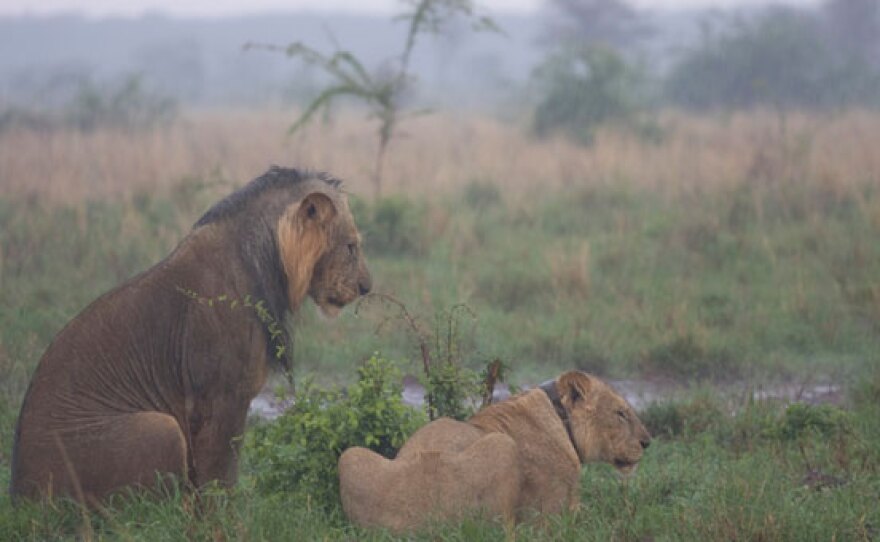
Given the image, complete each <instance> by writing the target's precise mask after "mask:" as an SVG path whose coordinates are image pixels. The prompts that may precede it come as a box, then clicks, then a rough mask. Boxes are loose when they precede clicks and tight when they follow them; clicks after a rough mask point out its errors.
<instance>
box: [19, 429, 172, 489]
mask: <svg viewBox="0 0 880 542" xmlns="http://www.w3.org/2000/svg"><path fill="white" fill-rule="evenodd" d="M25 462H26V463H30V465H27V467H29V468H28V469H27V470H29V471H31V472H30V473H29V474H30V476H25V479H29V480H30V481H31V482H32V484H33V486H34V487H36V488H37V493H42V494H44V495H55V496H68V497H73V498H75V499H77V500H79V501H85V502H92V501H95V500H100V499H102V498H104V497H106V496H107V495H109V494H110V493H112V492H113V491H115V490H117V489H120V488H123V487H127V486H139V487H145V488H155V487H156V486H157V482H158V481H159V479H160V477H164V479H165V480H167V475H174V476H176V477H180V478H181V479H183V480H185V479H186V474H187V457H186V440H185V438H184V436H183V432H182V431H181V429H180V425H179V424H178V423H177V420H176V419H175V418H174V417H172V416H169V415H168V414H162V413H160V412H137V413H131V414H118V415H113V416H108V417H106V418H103V419H101V420H99V421H90V422H88V423H87V424H83V426H82V427H78V428H76V429H75V430H70V431H65V432H64V433H53V434H52V435H51V436H50V438H49V439H48V440H47V441H46V442H45V443H44V445H42V446H41V447H40V448H39V450H38V451H37V453H36V454H35V457H34V460H32V461H25Z"/></svg>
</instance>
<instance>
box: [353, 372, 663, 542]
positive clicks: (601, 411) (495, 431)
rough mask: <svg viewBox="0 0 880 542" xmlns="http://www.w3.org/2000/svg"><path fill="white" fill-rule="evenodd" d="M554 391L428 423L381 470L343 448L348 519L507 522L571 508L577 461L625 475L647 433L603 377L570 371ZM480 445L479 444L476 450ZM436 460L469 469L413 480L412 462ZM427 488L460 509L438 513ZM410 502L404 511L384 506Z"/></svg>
mask: <svg viewBox="0 0 880 542" xmlns="http://www.w3.org/2000/svg"><path fill="white" fill-rule="evenodd" d="M551 386H553V391H552V394H555V393H557V391H556V390H558V396H556V395H553V400H551V392H545V391H544V390H543V389H535V390H530V391H527V392H525V393H522V394H519V395H517V396H515V397H513V398H511V399H508V400H507V401H504V402H501V403H497V404H495V405H492V406H489V407H487V408H486V409H484V410H482V411H480V412H478V413H477V414H476V415H474V416H473V417H472V418H470V419H469V420H468V421H466V422H457V421H454V420H450V419H448V418H442V419H439V420H435V421H433V422H431V423H429V424H427V425H426V426H424V427H422V428H421V429H419V430H418V431H416V432H415V433H414V434H413V436H412V437H410V439H409V440H408V441H407V442H406V444H404V446H403V448H401V450H400V452H399V453H398V454H397V458H395V459H394V460H393V461H391V462H388V463H390V464H395V463H397V462H400V463H401V465H400V466H399V467H397V468H395V467H392V466H385V467H384V468H378V467H377V465H380V464H381V465H385V464H384V463H382V462H381V461H378V460H377V459H376V458H378V457H379V456H378V455H377V454H374V453H372V452H370V451H368V450H363V449H361V450H359V451H357V453H356V454H349V452H348V451H347V452H346V453H344V454H343V455H342V457H341V458H340V462H339V474H340V478H339V482H340V495H341V498H342V504H343V509H344V511H345V513H346V515H347V516H348V517H349V519H351V520H352V521H353V522H354V523H356V524H358V525H364V526H384V527H387V528H390V529H395V530H400V529H402V528H407V529H408V528H413V527H417V526H419V525H421V524H423V522H424V521H425V520H427V519H428V518H435V519H455V518H456V517H459V516H460V515H462V514H464V513H467V511H470V512H471V513H473V512H479V511H481V510H482V511H487V512H490V513H491V515H494V516H501V517H503V518H504V519H505V520H508V521H512V520H513V519H515V518H519V519H521V518H523V517H524V516H525V515H528V514H529V513H533V512H536V511H537V512H540V513H542V514H548V513H557V512H561V511H563V510H566V509H573V508H575V507H576V506H577V505H578V503H579V501H580V499H579V480H580V469H581V465H582V464H583V463H587V462H593V461H604V462H608V463H612V464H614V465H615V466H616V467H617V468H619V469H620V470H622V471H624V472H630V471H631V470H632V469H633V468H634V467H635V465H636V464H637V463H638V461H639V460H640V459H641V456H642V451H643V449H644V448H645V447H647V445H648V443H649V442H650V435H649V434H648V432H647V431H646V430H645V428H644V426H643V425H642V424H641V422H640V421H639V420H638V418H637V417H636V415H635V413H634V412H633V410H632V407H630V405H629V404H628V403H627V402H626V400H625V399H624V398H623V397H621V396H620V395H618V394H617V393H616V392H614V390H612V389H611V388H610V387H609V386H607V385H606V384H605V383H604V382H602V381H601V380H599V379H597V378H595V377H592V376H589V375H586V374H584V373H580V372H577V371H571V372H568V373H565V374H563V375H561V376H560V377H559V378H558V379H557V380H556V381H555V383H552V384H551ZM554 401H556V404H554ZM560 411H562V412H561V413H560ZM566 424H568V427H566ZM491 435H500V436H503V437H505V438H506V439H508V441H509V442H512V443H513V444H514V446H515V448H516V454H515V455H514V456H513V457H511V456H510V455H509V454H508V453H506V450H505V445H504V444H502V441H495V440H492V441H486V439H487V437H488V436H491ZM480 442H485V443H486V445H484V446H481V447H479V453H476V452H475V451H474V450H475V449H476V448H475V446H476V443H480ZM370 454H371V455H372V456H376V457H374V458H373V459H372V461H370V460H368V459H366V458H367V457H370ZM435 454H440V455H441V456H442V457H444V458H445V461H446V462H447V463H450V464H455V463H460V462H465V463H467V464H468V468H467V469H461V468H460V469H447V470H445V471H443V470H440V471H437V472H436V474H434V475H432V476H419V475H418V473H420V472H421V470H420V469H421V468H422V467H420V466H419V465H420V464H422V463H424V462H426V461H434V460H433V459H431V458H433V457H434V456H435ZM383 461H386V462H387V460H384V459H383ZM400 472H407V473H408V474H409V479H408V480H406V481H405V483H400V482H399V481H398V480H399V478H400V477H401V475H400V474H399V473H400ZM510 480H515V481H516V482H517V483H514V484H511V483H510ZM387 488H394V491H395V494H394V495H390V492H389V491H387ZM425 492H428V493H431V494H435V495H437V494H439V495H441V498H440V499H439V500H440V502H444V503H445V502H457V503H460V507H459V509H457V510H456V511H455V514H451V513H446V508H445V507H441V508H440V509H439V512H438V510H437V509H436V508H435V507H434V506H432V504H431V502H426V501H425V500H424V499H422V498H421V497H420V495H421V494H423V493H425ZM408 499H411V502H412V504H411V505H409V506H408V507H405V506H404V505H402V504H396V505H395V506H391V505H390V503H403V502H406V501H407V500H408ZM499 502H503V503H510V504H511V506H512V507H511V508H503V509H500V510H499V509H498V508H497V507H496V506H495V505H494V503H499ZM401 510H403V511H401ZM419 518H421V520H419ZM401 525H402V526H403V527H401Z"/></svg>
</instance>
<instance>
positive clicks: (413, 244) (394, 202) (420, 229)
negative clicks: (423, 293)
mask: <svg viewBox="0 0 880 542" xmlns="http://www.w3.org/2000/svg"><path fill="white" fill-rule="evenodd" d="M350 205H351V211H352V213H353V214H354V217H355V222H356V223H357V226H358V229H359V230H360V232H361V234H362V235H363V236H364V239H365V241H364V242H365V244H366V250H367V251H368V253H371V254H381V255H385V256H403V255H422V254H424V253H425V252H427V247H428V245H427V234H426V232H425V223H424V220H423V219H422V216H423V214H424V213H423V212H422V210H421V209H419V208H418V207H417V206H416V205H415V204H414V203H413V202H412V201H411V200H409V199H408V198H406V197H404V196H391V197H387V198H381V199H379V200H377V201H376V202H374V203H372V204H370V203H368V202H366V201H364V200H362V199H360V198H354V197H353V198H351V201H350Z"/></svg>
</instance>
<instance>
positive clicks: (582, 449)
mask: <svg viewBox="0 0 880 542" xmlns="http://www.w3.org/2000/svg"><path fill="white" fill-rule="evenodd" d="M556 389H557V391H558V393H559V396H560V402H561V403H562V406H563V408H565V410H566V413H567V415H568V419H569V420H570V426H571V438H572V441H573V444H574V447H575V449H576V450H577V453H578V456H579V457H580V460H581V463H588V462H594V461H602V462H605V463H610V464H612V465H614V466H615V467H616V468H617V469H618V470H619V471H620V472H622V473H624V474H629V473H631V472H632V471H633V470H634V469H635V467H636V465H637V464H638V462H639V460H640V459H641V458H642V453H643V451H644V449H645V448H647V447H648V445H649V444H650V442H651V435H650V434H649V433H648V430H647V429H645V426H644V425H642V422H641V421H640V420H639V418H638V416H636V413H635V411H634V410H633V408H632V407H631V406H630V404H629V403H628V402H627V400H626V399H624V398H623V397H621V396H620V395H619V394H618V393H617V392H615V391H614V390H613V389H612V388H611V387H610V386H609V385H607V384H606V383H604V382H602V381H601V380H599V379H598V378H596V377H594V376H591V375H588V374H586V373H582V372H580V371H569V372H567V373H563V374H562V375H561V376H559V378H557V379H556Z"/></svg>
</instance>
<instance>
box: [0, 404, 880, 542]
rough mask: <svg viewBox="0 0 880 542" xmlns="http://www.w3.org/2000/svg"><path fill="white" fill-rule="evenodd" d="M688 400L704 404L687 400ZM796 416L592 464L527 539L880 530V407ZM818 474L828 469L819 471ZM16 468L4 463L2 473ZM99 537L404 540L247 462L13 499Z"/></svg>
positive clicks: (750, 415)
mask: <svg viewBox="0 0 880 542" xmlns="http://www.w3.org/2000/svg"><path fill="white" fill-rule="evenodd" d="M875 399H876V398H875ZM697 400H698V401H700V400H701V399H697ZM702 401H705V399H702ZM698 405H702V406H705V404H704V403H698ZM658 408H660V407H658ZM663 408H671V407H668V406H667V407H663ZM680 408H681V409H682V410H683V411H685V412H687V411H688V410H689V409H690V412H692V413H698V412H699V410H700V409H699V408H693V407H690V406H689V404H688V403H685V404H684V405H683V406H681V407H680ZM807 408H808V409H817V407H807ZM819 410H822V409H821V408H820V409H819ZM695 415H697V414H695ZM789 418H790V417H787V416H786V414H785V413H784V412H783V411H782V410H781V409H780V408H779V407H778V406H774V405H767V404H757V405H754V404H753V405H750V406H746V407H745V411H744V412H741V413H740V414H739V415H738V416H736V417H733V416H729V415H727V414H719V415H718V416H717V417H716V418H715V419H714V421H713V422H712V423H711V424H708V425H705V424H702V425H701V424H697V425H692V424H691V425H689V426H690V427H691V428H692V430H691V431H687V432H685V433H684V434H679V435H677V436H675V437H661V438H657V439H655V442H654V444H652V446H651V448H649V450H648V453H646V455H645V458H644V459H643V461H642V463H641V464H640V466H639V470H638V472H637V474H636V475H635V476H634V477H632V478H630V479H627V480H621V479H620V478H619V477H618V476H617V475H616V474H615V473H614V472H613V470H612V469H611V468H610V467H608V466H605V465H588V466H586V467H585V468H584V471H583V475H582V483H581V496H582V507H581V509H580V510H578V511H577V512H576V513H568V514H564V515H562V516H559V517H550V518H544V519H543V520H541V519H538V520H534V521H531V522H527V523H524V524H521V525H519V526H518V527H517V529H516V535H517V537H520V539H525V540H533V539H535V540H572V541H580V540H597V541H598V540H646V539H656V540H741V539H747V540H791V541H800V540H833V539H837V540H872V539H875V538H876V536H877V534H878V527H880V508H878V507H877V506H876V504H877V501H878V498H880V451H878V450H880V446H878V445H880V422H878V420H880V410H878V406H877V404H874V405H870V404H866V405H864V406H861V407H859V408H858V409H857V410H856V411H855V412H854V413H853V414H852V415H851V419H852V422H853V423H852V426H851V427H849V428H848V429H847V430H846V431H843V432H840V433H827V432H825V433H823V432H822V431H813V428H812V426H810V425H809V424H806V425H803V426H802V428H803V429H804V431H803V432H802V433H801V434H799V435H798V436H796V437H794V438H792V437H791V435H790V434H787V433H784V432H780V431H777V432H773V431H768V430H767V428H768V424H769V426H770V427H788V426H787V425H786V423H788V424H789V425H790V423H791V421H790V420H789ZM245 459H247V458H245ZM247 463H248V462H247V460H246V461H245V465H247ZM810 473H814V474H815V473H818V474H816V475H814V476H813V478H811V477H810ZM7 476H8V473H6V472H3V474H2V475H0V482H5V477H7ZM817 480H818V481H817ZM86 535H88V536H91V537H93V538H94V539H102V540H117V539H119V540H192V539H213V540H387V539H393V538H394V537H392V536H390V535H389V534H388V533H384V532H381V531H376V530H361V529H356V528H354V527H352V526H350V525H348V524H347V523H346V522H345V520H344V518H343V517H342V516H341V514H340V511H339V509H338V508H336V509H333V510H330V511H325V510H321V509H311V508H310V507H309V506H308V504H305V505H304V504H303V501H302V500H301V499H297V496H295V495H290V494H279V493H275V494H271V493H270V494H264V493H261V492H259V491H257V490H256V489H255V488H254V486H253V484H252V478H251V477H250V476H249V475H248V473H247V472H246V474H245V476H244V478H243V480H242V482H241V483H240V484H239V486H238V487H237V488H236V489H235V490H232V491H229V492H223V491H217V490H215V491H208V492H206V494H205V495H203V496H202V498H201V500H200V501H198V502H194V500H193V498H192V496H190V495H187V494H185V493H179V492H171V493H169V495H168V496H167V497H166V498H164V499H158V498H155V497H152V496H145V495H137V494H134V495H129V496H126V497H120V498H117V499H115V500H114V501H112V502H111V503H109V504H108V506H107V507H106V509H104V510H103V511H102V512H92V513H89V514H86V515H83V513H82V511H81V510H78V509H77V507H76V506H74V505H73V504H71V503H67V502H64V503H52V504H45V505H36V504H26V505H24V506H19V507H13V506H10V504H9V502H8V497H6V496H5V495H4V496H3V497H2V498H0V538H2V539H3V540H19V539H21V540H50V539H61V538H66V537H73V536H86ZM503 538H504V531H503V529H502V528H501V527H500V526H499V525H497V524H492V523H486V522H481V521H466V522H463V523H461V524H458V525H433V526H430V527H429V528H428V529H426V530H425V531H424V532H421V533H418V534H417V535H415V536H414V537H412V539H415V540H468V541H479V540H501V539H503Z"/></svg>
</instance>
